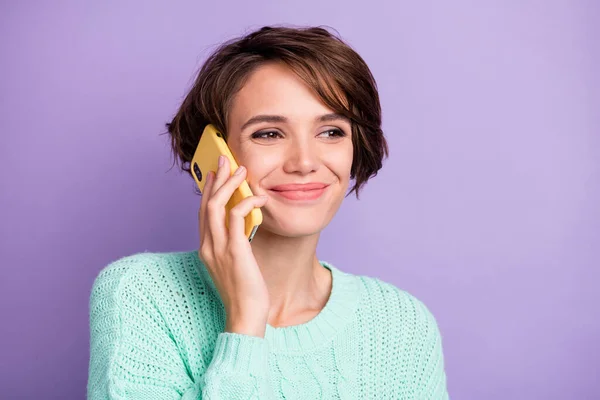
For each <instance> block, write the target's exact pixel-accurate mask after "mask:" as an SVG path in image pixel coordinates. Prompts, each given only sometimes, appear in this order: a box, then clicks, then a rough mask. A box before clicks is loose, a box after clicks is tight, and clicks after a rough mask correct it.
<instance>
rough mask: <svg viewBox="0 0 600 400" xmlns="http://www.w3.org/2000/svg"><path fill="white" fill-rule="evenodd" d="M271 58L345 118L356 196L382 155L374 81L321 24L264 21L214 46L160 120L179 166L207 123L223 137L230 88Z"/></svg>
mask: <svg viewBox="0 0 600 400" xmlns="http://www.w3.org/2000/svg"><path fill="white" fill-rule="evenodd" d="M272 61H277V62H283V63H285V64H286V65H287V66H288V67H289V68H291V69H292V70H293V72H295V73H296V74H297V75H298V76H299V77H300V78H301V79H302V80H303V81H304V82H305V83H306V84H307V85H308V86H309V87H311V88H312V89H313V90H314V91H315V93H316V94H317V95H318V97H319V98H321V100H322V101H323V103H324V104H326V105H327V106H328V107H329V108H331V109H332V110H333V111H334V112H337V113H339V114H342V115H344V116H346V117H348V118H349V119H350V121H351V125H352V143H353V148H354V154H353V162H352V168H351V172H350V178H351V179H354V180H355V183H354V186H353V187H352V189H351V190H350V192H349V193H348V194H347V195H349V194H350V193H352V192H353V191H354V192H356V198H358V192H359V190H360V188H361V186H362V185H364V184H365V183H366V182H367V180H368V179H369V178H371V177H373V176H376V175H377V171H379V170H380V169H381V167H382V161H383V158H384V156H385V157H387V156H388V146H387V142H386V140H385V137H384V136H383V131H382V130H381V105H380V103H379V94H378V92H377V84H376V83H375V79H374V78H373V75H372V74H371V71H370V70H369V68H368V66H367V64H366V63H365V61H364V60H363V59H362V57H361V56H360V55H358V54H357V53H356V52H355V51H354V50H353V49H352V48H351V47H350V46H349V45H348V44H346V43H344V42H343V41H342V39H340V38H339V37H338V36H334V35H332V34H331V33H330V32H329V31H327V30H326V29H324V28H321V27H310V28H291V27H269V26H266V27H263V28H262V29H260V30H257V31H254V32H252V33H249V34H247V35H245V36H243V37H241V38H236V39H232V40H229V41H227V42H225V43H224V44H222V45H221V46H219V47H218V48H217V50H216V51H215V52H214V53H213V54H212V55H211V56H210V57H209V58H208V59H207V60H206V62H205V63H204V64H203V66H202V68H201V69H200V72H199V74H198V77H197V78H196V81H195V83H194V85H193V87H192V89H191V90H190V92H189V93H188V94H187V96H186V97H185V99H184V101H183V103H182V104H181V107H180V108H179V110H178V111H177V114H176V115H175V117H174V118H173V120H172V121H171V122H170V123H167V124H166V126H167V129H168V133H169V134H170V136H171V148H172V151H173V154H174V156H175V158H176V160H177V159H179V161H181V169H182V170H183V171H186V172H187V173H189V174H190V176H191V171H190V162H191V160H192V157H193V155H194V152H195V151H196V147H197V146H198V142H199V141H200V135H201V134H202V132H203V131H204V128H205V127H206V125H208V124H213V125H215V127H216V128H217V129H218V130H220V131H221V132H223V134H224V135H225V138H226V137H227V126H226V121H227V115H228V111H229V109H230V105H231V101H232V99H233V97H234V95H235V94H236V93H237V92H238V91H239V90H240V89H241V88H242V86H243V85H244V82H245V81H246V80H247V78H248V77H249V75H250V73H251V72H252V71H253V70H255V69H256V68H257V67H258V66H260V65H261V64H264V63H266V62H272ZM165 133H166V132H165Z"/></svg>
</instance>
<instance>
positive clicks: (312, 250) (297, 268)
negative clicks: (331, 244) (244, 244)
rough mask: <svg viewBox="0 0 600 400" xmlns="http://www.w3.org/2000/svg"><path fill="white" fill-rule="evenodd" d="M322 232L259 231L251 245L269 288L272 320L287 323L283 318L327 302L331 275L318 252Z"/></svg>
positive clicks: (291, 318)
mask: <svg viewBox="0 0 600 400" xmlns="http://www.w3.org/2000/svg"><path fill="white" fill-rule="evenodd" d="M319 236H320V233H316V234H314V235H311V236H304V237H297V238H290V237H284V236H280V235H277V234H274V233H272V232H270V231H267V230H261V229H259V230H258V231H257V232H256V235H255V236H254V238H253V239H252V243H251V246H252V252H253V253H254V257H255V258H256V261H257V262H258V265H259V268H260V270H261V272H262V275H263V278H264V280H265V283H266V285H267V289H268V291H269V299H270V304H271V306H270V312H269V321H274V322H275V324H279V323H280V322H281V323H282V324H284V325H285V324H286V323H285V322H283V321H286V320H293V319H294V317H295V316H298V315H299V314H301V313H305V312H308V311H310V310H320V309H321V308H322V307H323V306H324V305H325V303H326V302H327V299H328V297H329V292H330V285H331V276H330V273H329V272H328V271H326V269H325V268H323V267H322V266H321V264H320V263H319V260H318V258H317V255H316V248H317V243H318V241H319ZM300 318H301V317H300ZM270 323H271V322H270ZM271 325H273V324H271Z"/></svg>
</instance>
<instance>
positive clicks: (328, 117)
mask: <svg viewBox="0 0 600 400" xmlns="http://www.w3.org/2000/svg"><path fill="white" fill-rule="evenodd" d="M315 121H316V122H331V121H344V122H347V123H350V119H349V118H348V117H346V116H344V115H342V114H338V113H329V114H323V115H321V116H319V117H317V118H315ZM261 122H271V123H276V122H279V123H285V122H288V119H287V118H286V117H284V116H282V115H264V114H261V115H255V116H254V117H252V118H250V119H249V120H248V121H246V123H245V124H244V125H242V129H241V130H242V131H243V130H244V129H246V128H247V127H249V126H250V125H253V124H258V123H261Z"/></svg>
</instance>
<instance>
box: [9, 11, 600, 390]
mask: <svg viewBox="0 0 600 400" xmlns="http://www.w3.org/2000/svg"><path fill="white" fill-rule="evenodd" d="M598 4H599V3H598V2H594V1H587V2H586V1H567V0H565V1H543V2H542V1H519V2H517V1H500V0H494V1H467V0H456V1H453V2H444V1H438V2H433V1H425V2H408V1H396V2H392V1H383V0H373V1H369V2H363V1H357V0H346V1H326V0H319V1H315V0H304V1H297V2H283V1H280V2H275V1H273V2H268V1H253V2H246V1H241V0H235V1H223V2H217V1H215V2H199V1H196V2H192V1H171V2H167V1H104V2H75V1H53V2H42V1H38V2H34V1H29V2H19V3H17V2H7V1H5V2H2V4H1V5H0V57H1V59H0V62H1V65H0V67H1V68H0V121H1V125H0V129H1V131H0V132H1V135H2V136H1V138H2V140H1V142H0V162H1V165H0V166H1V168H0V174H1V176H0V177H1V181H0V182H1V186H0V187H1V191H0V212H1V215H0V221H1V222H0V254H1V256H0V260H1V265H0V268H1V269H0V311H2V312H1V314H0V315H2V322H0V344H1V346H2V349H1V353H0V394H1V395H0V396H1V397H2V398H7V399H8V398H10V399H17V398H23V399H39V398H44V399H83V398H84V397H85V385H86V381H87V367H88V357H89V348H88V345H89V329H88V300H89V293H90V289H91V285H92V283H93V280H94V278H95V277H96V275H97V274H98V272H99V271H100V269H101V268H103V267H104V266H105V265H107V264H108V263H109V262H111V261H113V260H115V259H117V258H120V257H122V256H125V255H129V254H133V253H135V252H140V251H145V250H148V251H187V250H192V249H196V248H197V246H198V244H197V241H198V233H197V219H196V218H197V209H198V206H199V199H200V198H199V197H197V196H195V195H194V194H193V184H194V182H193V181H192V179H191V178H190V177H189V176H186V175H184V174H181V173H179V172H178V169H177V168H173V169H170V167H171V164H172V158H171V154H170V152H169V148H168V142H167V136H166V135H163V136H161V135H159V134H160V133H161V132H163V131H164V123H165V122H166V121H167V120H168V119H169V118H171V116H172V115H173V113H174V112H175V110H176V107H177V106H178V105H179V103H180V101H181V99H182V96H183V95H184V94H185V93H186V90H188V89H189V87H190V85H191V83H192V80H193V77H194V74H195V72H196V71H197V69H198V68H199V66H200V64H201V62H202V61H203V60H204V58H205V57H206V56H207V55H208V54H209V52H210V51H211V50H212V49H214V46H216V45H217V44H219V43H220V42H222V41H224V40H227V39H230V38H232V37H235V36H238V35H241V34H243V33H245V32H247V31H249V30H252V29H257V28H260V27H261V26H263V25H269V24H291V25H300V26H305V25H327V26H330V27H333V28H335V29H336V30H337V31H338V32H339V33H340V35H341V36H342V38H344V39H345V40H347V41H348V42H349V43H350V44H351V45H352V46H353V47H354V48H355V49H356V50H357V51H358V52H359V53H360V54H361V55H362V56H363V57H364V58H365V60H366V61H367V63H368V64H369V65H370V67H371V69H372V71H373V74H374V76H375V78H376V80H377V82H378V85H379V88H380V94H381V101H382V107H383V120H384V131H385V133H386V135H387V138H388V140H389V143H390V150H391V154H390V158H389V159H388V160H386V161H385V163H384V168H383V169H382V170H381V172H380V173H379V175H378V176H377V177H376V178H374V179H372V180H371V181H370V182H369V184H368V185H367V186H366V187H365V189H364V191H363V193H362V194H361V199H360V201H357V200H356V199H355V198H353V197H348V198H347V199H346V201H345V203H344V204H343V206H342V208H341V210H340V211H339V213H338V215H337V216H336V218H335V219H334V221H333V222H332V224H331V225H330V226H329V227H328V228H327V230H326V231H325V232H324V233H323V235H322V240H321V243H320V246H319V257H320V258H321V259H324V260H327V261H330V262H332V263H334V265H336V266H337V267H338V268H340V269H342V270H346V271H348V272H352V273H357V274H365V275H370V276H376V277H379V278H381V279H384V280H386V281H389V282H392V283H394V284H395V285H397V286H398V287H400V288H402V289H404V290H406V291H408V292H410V293H412V294H414V295H415V296H417V297H418V298H420V299H421V300H422V301H424V302H425V304H427V306H428V307H429V308H430V310H431V311H432V312H433V313H434V315H435V316H436V318H437V321H438V324H439V326H440V330H441V332H442V337H443V346H444V356H445V362H446V372H447V377H448V387H449V392H450V396H451V397H452V398H453V399H488V400H493V399H591V398H600V383H599V381H598V380H597V378H596V375H597V374H598V361H599V360H600V348H599V347H600V346H599V345H598V343H599V342H600V341H599V339H600V318H599V313H598V311H597V307H598V304H600V296H599V294H598V289H597V286H598V284H597V282H598V279H599V278H600V274H599V272H598V267H599V266H600V251H599V246H600V213H599V205H600V176H599V158H600V118H599V115H600V113H599V110H600V81H599V72H598V71H600V58H599V56H600V45H599V43H600V28H599V26H600V13H599V11H600V7H599V6H598ZM5 396H6V397H5Z"/></svg>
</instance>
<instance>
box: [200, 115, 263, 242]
mask: <svg viewBox="0 0 600 400" xmlns="http://www.w3.org/2000/svg"><path fill="white" fill-rule="evenodd" d="M221 155H223V156H225V157H227V158H228V159H229V165H230V174H229V175H230V176H231V175H233V173H234V172H235V170H236V169H237V168H238V163H237V162H236V160H235V158H234V157H233V154H232V153H231V150H230V149H229V146H227V143H226V142H225V139H224V137H223V134H222V133H221V132H219V131H218V130H217V129H216V128H215V126H214V125H212V124H209V125H207V126H206V128H204V132H202V136H201V137H200V142H199V143H198V147H197V148H196V152H195V153H194V157H193V158H192V163H191V164H190V166H191V169H192V172H193V173H192V176H193V177H194V180H195V181H196V184H197V185H198V189H200V192H201V193H204V184H205V183H206V177H207V176H208V172H209V171H213V172H215V173H216V172H217V168H218V165H219V164H218V163H219V156H221ZM250 196H253V194H252V191H251V190H250V186H249V185H248V182H246V180H244V181H243V182H242V183H241V185H240V186H239V187H238V188H237V189H236V190H235V191H234V192H233V195H232V196H231V198H230V199H229V202H227V205H226V206H225V211H226V213H225V226H226V227H227V228H229V211H230V210H231V209H232V208H233V207H235V206H236V205H238V204H239V203H240V202H241V201H242V200H243V199H245V198H246V197H250ZM262 220H263V217H262V212H261V211H260V208H253V209H252V211H250V213H249V214H248V215H247V216H246V218H245V221H244V222H245V224H244V225H245V228H244V230H245V234H246V237H247V238H248V241H252V238H253V237H254V234H255V233H256V230H257V229H258V226H259V225H260V224H261V223H262Z"/></svg>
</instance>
